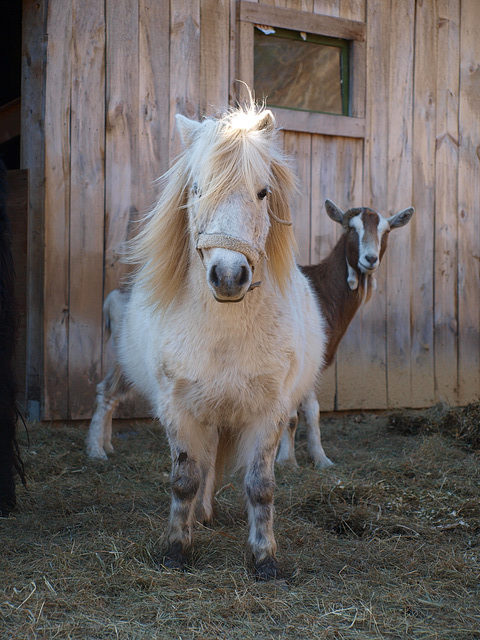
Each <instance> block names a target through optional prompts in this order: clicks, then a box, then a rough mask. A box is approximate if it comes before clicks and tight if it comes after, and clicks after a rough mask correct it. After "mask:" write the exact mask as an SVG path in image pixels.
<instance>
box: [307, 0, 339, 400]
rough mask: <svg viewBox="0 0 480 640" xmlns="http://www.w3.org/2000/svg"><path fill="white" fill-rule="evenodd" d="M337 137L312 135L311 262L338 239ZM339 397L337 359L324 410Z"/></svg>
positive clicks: (324, 387)
mask: <svg viewBox="0 0 480 640" xmlns="http://www.w3.org/2000/svg"><path fill="white" fill-rule="evenodd" d="M339 7H340V0H314V2H313V7H312V8H313V13H320V14H322V15H328V16H338V15H339V10H340V8H339ZM337 149H338V145H337V138H334V137H331V136H317V135H314V136H312V156H311V158H312V159H311V163H312V189H311V203H310V208H311V232H310V261H311V262H312V263H313V264H318V262H320V260H322V259H323V258H325V256H327V255H328V253H329V252H330V251H331V250H332V248H333V247H334V245H335V242H336V240H337V236H338V231H337V225H336V224H335V223H334V222H333V221H332V220H330V218H329V217H328V216H327V214H326V211H325V206H324V202H325V200H326V198H330V199H331V200H333V201H334V202H336V200H335V198H337V199H338V195H339V194H338V193H337V191H336V189H335V188H334V185H335V182H336V181H335V176H334V175H333V174H334V169H333V168H334V167H336V157H337ZM336 394H337V360H336V358H335V362H334V363H333V364H332V365H331V366H330V367H329V368H328V369H327V370H326V371H325V372H324V373H323V375H322V378H321V381H320V388H319V393H318V401H319V403H320V408H321V410H322V411H333V410H334V409H335V404H336Z"/></svg>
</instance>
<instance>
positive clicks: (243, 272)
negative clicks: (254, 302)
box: [238, 267, 250, 287]
mask: <svg viewBox="0 0 480 640" xmlns="http://www.w3.org/2000/svg"><path fill="white" fill-rule="evenodd" d="M249 279H250V274H249V272H248V269H247V267H242V268H241V269H240V277H239V278H238V286H239V287H243V286H245V285H246V284H247V283H248V282H249Z"/></svg>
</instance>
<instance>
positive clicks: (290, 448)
mask: <svg viewBox="0 0 480 640" xmlns="http://www.w3.org/2000/svg"><path fill="white" fill-rule="evenodd" d="M297 427H298V411H294V412H293V413H292V415H291V416H290V420H289V422H288V425H287V427H286V428H285V429H284V430H283V434H282V439H281V440H280V446H279V447H278V454H277V464H280V465H289V466H292V467H298V464H297V460H296V458H295V434H296V432H297Z"/></svg>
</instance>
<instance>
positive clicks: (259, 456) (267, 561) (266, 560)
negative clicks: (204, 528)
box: [244, 423, 286, 580]
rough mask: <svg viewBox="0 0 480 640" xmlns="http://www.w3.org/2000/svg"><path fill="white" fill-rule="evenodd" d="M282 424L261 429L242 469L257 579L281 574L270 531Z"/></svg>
mask: <svg viewBox="0 0 480 640" xmlns="http://www.w3.org/2000/svg"><path fill="white" fill-rule="evenodd" d="M285 426H286V425H285V424H284V423H282V424H281V425H278V426H276V427H275V428H273V429H272V428H271V427H270V428H265V429H264V430H262V431H261V432H260V433H259V435H258V437H257V440H256V442H255V445H254V448H253V452H252V454H251V456H250V459H249V461H248V463H247V468H246V473H245V480H244V484H245V493H246V496H247V505H248V517H249V524H250V533H249V538H248V542H249V544H250V547H251V549H252V552H253V556H254V559H255V577H256V578H257V580H272V579H274V578H280V577H281V571H280V567H279V564H278V561H277V559H276V557H275V553H276V550H277V543H276V542H275V538H274V535H273V493H274V489H275V473H274V464H275V454H276V452H277V447H278V441H279V439H280V436H281V434H282V431H283V429H284V428H285Z"/></svg>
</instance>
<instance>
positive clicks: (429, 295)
mask: <svg viewBox="0 0 480 640" xmlns="http://www.w3.org/2000/svg"><path fill="white" fill-rule="evenodd" d="M436 57H437V11H436V2H422V1H421V0H417V3H416V18H415V73H414V78H415V81H414V100H413V145H412V164H413V187H412V188H413V191H412V204H413V206H414V207H415V211H416V213H415V215H414V216H413V218H412V221H411V222H410V225H409V226H410V233H411V253H410V256H411V280H410V285H409V288H410V301H411V339H412V363H411V364H412V369H411V380H412V384H411V395H410V398H409V400H410V402H409V404H410V405H411V406H412V407H429V406H431V405H433V404H434V403H435V388H434V349H433V344H434V343H433V340H434V337H433V253H434V229H435V223H434V212H435V123H436V93H437V78H436V74H435V73H432V69H434V68H435V65H436ZM398 233H399V234H400V233H403V230H402V229H400V230H399V231H398ZM396 234H397V232H394V237H392V242H394V243H395V242H396V240H397V237H396Z"/></svg>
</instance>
